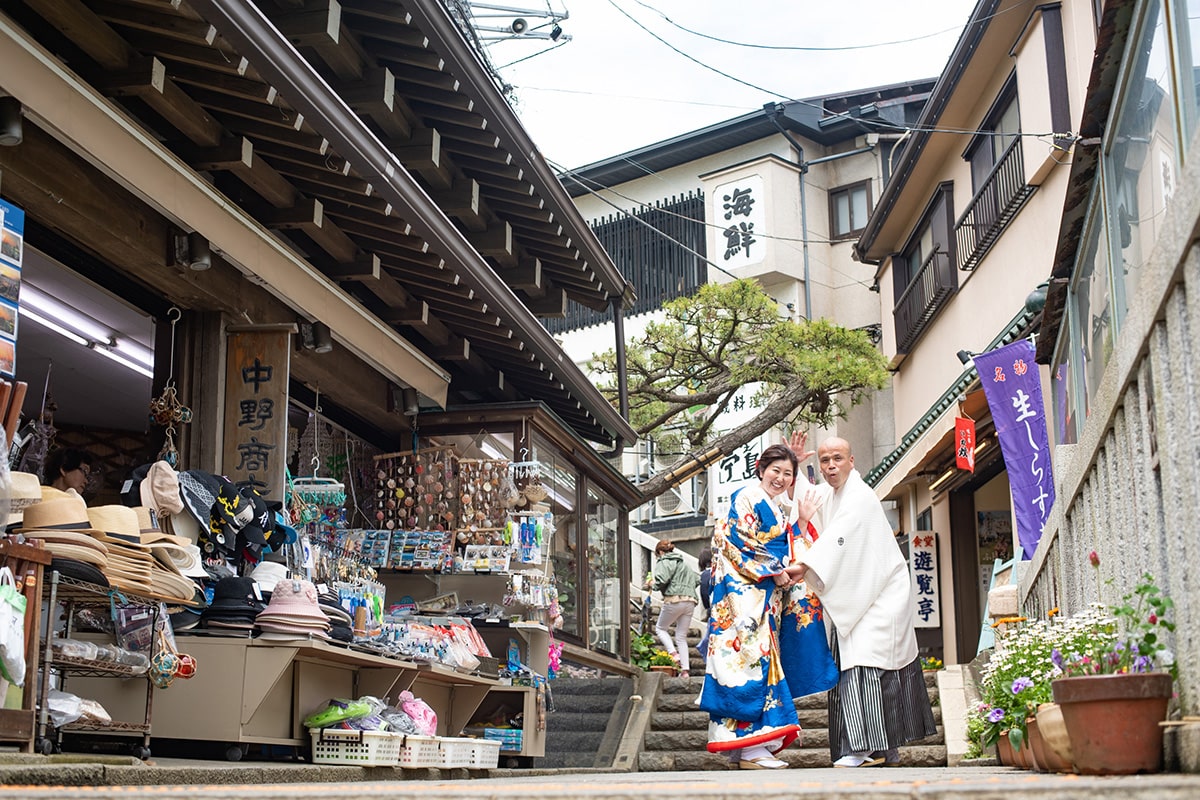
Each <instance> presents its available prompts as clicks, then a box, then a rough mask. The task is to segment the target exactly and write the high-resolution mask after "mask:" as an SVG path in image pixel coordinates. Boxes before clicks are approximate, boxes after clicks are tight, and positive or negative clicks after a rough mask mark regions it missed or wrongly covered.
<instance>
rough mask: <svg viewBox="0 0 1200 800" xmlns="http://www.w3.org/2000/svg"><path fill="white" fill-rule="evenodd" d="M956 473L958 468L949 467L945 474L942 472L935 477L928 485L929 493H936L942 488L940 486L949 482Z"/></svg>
mask: <svg viewBox="0 0 1200 800" xmlns="http://www.w3.org/2000/svg"><path fill="white" fill-rule="evenodd" d="M957 472H958V468H957V467H950V469H948V470H946V471H945V472H943V473H942V474H941V475H939V476H937V478H935V479H934V480H933V481H932V482H931V483H930V484H929V491H931V492H936V491H937V490H938V489H939V488H941V487H942V486H943V485H944V484H945V483H947V482H949V480H950V479H951V478H953V477H954V475H955V474H956V473H957Z"/></svg>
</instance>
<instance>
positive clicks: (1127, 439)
mask: <svg viewBox="0 0 1200 800" xmlns="http://www.w3.org/2000/svg"><path fill="white" fill-rule="evenodd" d="M1096 25H1097V40H1098V41H1099V42H1100V43H1101V44H1100V46H1099V47H1098V48H1097V50H1096V54H1095V59H1094V61H1093V62H1092V63H1091V65H1090V66H1091V72H1090V78H1089V85H1088V92H1087V96H1086V98H1085V103H1084V113H1083V117H1082V121H1081V122H1080V126H1079V136H1080V141H1079V142H1078V143H1077V144H1076V151H1075V159H1074V162H1073V163H1072V165H1071V169H1070V180H1069V182H1068V191H1067V196H1066V203H1065V206H1064V210H1063V214H1062V221H1061V226H1060V228H1059V232H1058V239H1057V250H1056V252H1055V257H1054V261H1053V262H1052V264H1051V269H1050V270H1049V272H1048V277H1049V281H1050V282H1049V294H1048V299H1047V303H1046V310H1045V314H1044V318H1043V320H1042V323H1041V333H1042V336H1041V338H1040V339H1039V342H1038V351H1039V352H1038V355H1039V359H1040V360H1042V361H1043V363H1046V364H1048V365H1049V367H1050V369H1051V370H1052V371H1053V373H1054V381H1053V396H1052V405H1053V408H1054V414H1053V428H1054V430H1055V432H1056V434H1057V438H1058V442H1059V444H1058V446H1057V447H1056V448H1055V452H1054V464H1055V486H1056V495H1057V500H1056V503H1055V506H1054V509H1053V511H1052V513H1051V515H1050V519H1049V521H1048V523H1047V525H1046V529H1045V531H1044V532H1043V534H1042V541H1041V543H1040V545H1039V547H1038V549H1037V552H1036V553H1035V554H1034V558H1033V561H1032V562H1031V564H1030V565H1029V567H1028V568H1027V569H1026V570H1025V572H1024V575H1023V577H1022V580H1021V582H1020V586H1019V596H1020V597H1021V600H1022V603H1023V608H1024V609H1025V610H1026V611H1027V612H1028V613H1030V614H1044V613H1045V612H1046V611H1048V610H1049V609H1051V608H1054V607H1058V608H1060V609H1061V610H1062V611H1063V612H1065V613H1071V612H1075V611H1078V610H1080V609H1081V608H1084V607H1086V606H1087V604H1088V603H1091V602H1095V601H1104V602H1110V603H1111V602H1119V600H1120V598H1121V596H1122V595H1123V594H1125V593H1127V592H1129V591H1131V590H1132V588H1133V585H1134V584H1135V583H1136V582H1137V579H1138V576H1140V575H1142V574H1143V573H1147V572H1148V573H1151V574H1152V575H1153V576H1154V577H1155V579H1156V582H1157V583H1158V585H1159V586H1161V587H1163V591H1164V593H1165V594H1167V595H1168V596H1170V597H1171V598H1172V599H1173V600H1174V603H1175V609H1174V612H1173V613H1174V619H1175V623H1176V630H1175V633H1174V635H1173V641H1172V642H1171V643H1170V645H1169V646H1170V647H1171V649H1172V650H1173V651H1174V653H1175V660H1176V663H1177V664H1178V666H1179V681H1178V682H1177V683H1176V691H1177V692H1178V699H1179V711H1180V714H1181V716H1182V717H1183V719H1184V720H1187V719H1189V718H1190V717H1192V716H1193V715H1195V714H1196V713H1197V708H1198V707H1200V705H1198V704H1200V670H1198V669H1197V666H1196V665H1197V664H1200V634H1198V632H1200V595H1198V594H1197V590H1196V587H1195V582H1194V581H1192V579H1191V578H1192V571H1193V565H1194V564H1195V563H1197V562H1196V559H1197V553H1196V537H1195V535H1194V533H1193V530H1192V528H1193V526H1192V520H1193V519H1194V518H1195V515H1196V512H1197V509H1198V508H1200V477H1198V475H1197V471H1196V467H1195V465H1196V462H1197V457H1198V456H1200V453H1198V451H1197V443H1196V437H1195V436H1193V435H1191V433H1190V431H1191V430H1192V429H1193V428H1194V427H1195V425H1196V424H1197V421H1198V420H1200V406H1198V405H1197V400H1196V398H1197V393H1196V385H1197V374H1196V364H1197V352H1196V347H1197V345H1196V342H1197V339H1196V335H1195V325H1196V319H1197V308H1196V299H1195V298H1196V294H1197V290H1198V287H1200V267H1198V262H1197V254H1196V248H1195V243H1196V237H1197V229H1198V226H1200V191H1198V189H1197V187H1200V159H1198V158H1197V157H1196V154H1197V153H1200V149H1198V145H1197V141H1198V140H1197V136H1196V133H1197V127H1198V126H1200V106H1198V105H1197V93H1196V74H1197V65H1198V63H1200V60H1198V59H1200V55H1198V54H1200V39H1198V33H1197V28H1196V24H1195V4H1194V3H1188V2H1174V0H1168V1H1166V2H1164V1H1163V0H1154V2H1122V1H1121V0H1115V1H1114V2H1108V3H1105V4H1104V5H1103V8H1102V9H1100V10H1099V12H1098V15H1097V17H1096ZM1092 551H1095V552H1096V553H1097V554H1098V556H1099V567H1098V568H1093V567H1092V566H1091V564H1090V563H1089V554H1090V553H1091V552H1092ZM1195 729H1196V726H1195V723H1188V724H1185V725H1183V726H1182V727H1181V728H1179V729H1177V730H1174V731H1172V734H1171V735H1173V736H1180V737H1187V738H1189V739H1190V738H1192V737H1194V736H1195V734H1196V730H1195ZM1178 752H1179V754H1180V758H1181V763H1180V766H1181V767H1182V768H1183V769H1185V770H1187V771H1192V772H1194V771H1197V770H1200V763H1197V762H1196V761H1195V758H1194V757H1193V756H1191V755H1190V754H1189V752H1188V750H1187V749H1186V748H1179V750H1178Z"/></svg>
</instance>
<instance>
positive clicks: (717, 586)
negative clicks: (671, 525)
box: [700, 484, 838, 753]
mask: <svg viewBox="0 0 1200 800" xmlns="http://www.w3.org/2000/svg"><path fill="white" fill-rule="evenodd" d="M780 502H782V503H783V505H782V506H781V505H780ZM812 535H813V534H812V531H811V529H810V531H808V532H804V531H801V530H800V529H799V526H798V525H797V524H796V522H795V521H794V515H793V514H792V504H791V500H789V498H787V496H786V495H783V496H780V497H779V498H769V497H767V495H766V493H765V492H764V491H763V489H762V487H761V486H760V485H758V484H752V485H749V486H745V487H743V488H741V489H738V490H737V491H736V492H734V493H733V497H731V498H730V508H729V515H728V517H727V518H726V519H725V520H718V522H717V526H716V530H715V532H714V534H713V563H712V568H713V594H712V613H711V616H710V619H709V622H708V663H707V667H706V671H705V677H704V690H703V692H702V693H701V699H700V708H701V709H703V710H704V711H707V712H709V717H710V718H709V725H708V750H709V751H710V752H714V753H715V752H723V751H729V750H737V749H740V748H743V747H749V746H752V745H756V744H763V745H766V746H767V748H768V749H770V750H772V751H778V750H780V749H782V748H784V747H786V746H787V745H789V744H790V743H791V742H792V741H793V740H795V739H796V738H797V737H798V736H799V735H800V724H799V720H798V719H797V717H796V706H795V703H794V699H795V698H796V697H801V696H803V695H806V694H813V693H815V692H823V691H826V690H828V689H830V688H832V687H833V686H834V685H835V684H836V683H837V680H838V670H837V666H836V664H835V663H834V661H833V657H832V656H831V655H830V652H829V645H828V642H827V640H826V638H825V625H824V613H823V609H822V608H821V604H820V601H818V600H817V598H816V597H815V596H813V595H811V594H809V593H808V592H807V589H806V588H805V587H804V585H803V584H798V585H797V586H795V587H793V588H792V589H790V590H785V589H782V588H780V587H778V586H776V584H775V576H776V575H778V574H780V573H781V572H783V569H784V567H785V566H787V565H788V564H790V563H792V548H793V547H795V548H796V549H797V552H799V551H800V549H802V548H804V547H805V546H806V545H805V543H806V542H811V541H812V538H811V537H812Z"/></svg>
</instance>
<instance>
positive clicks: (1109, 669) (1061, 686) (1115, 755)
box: [1051, 552, 1177, 775]
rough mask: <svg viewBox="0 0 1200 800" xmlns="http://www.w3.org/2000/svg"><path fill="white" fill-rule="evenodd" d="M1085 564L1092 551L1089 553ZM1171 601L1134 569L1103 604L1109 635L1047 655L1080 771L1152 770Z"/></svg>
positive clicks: (1167, 665)
mask: <svg viewBox="0 0 1200 800" xmlns="http://www.w3.org/2000/svg"><path fill="white" fill-rule="evenodd" d="M1090 560H1091V562H1092V565H1093V566H1096V567H1098V566H1099V563H1100V559H1099V557H1098V556H1097V555H1096V553H1095V552H1093V553H1091V555H1090ZM1172 608H1173V603H1172V602H1171V599H1170V598H1168V597H1166V596H1164V595H1163V594H1162V591H1161V590H1160V589H1159V587H1158V585H1157V584H1156V583H1155V581H1154V577H1153V576H1152V575H1150V574H1149V573H1146V574H1144V575H1143V576H1142V579H1141V581H1140V582H1139V583H1138V584H1137V585H1136V586H1135V587H1134V589H1133V591H1132V592H1130V593H1129V594H1126V595H1125V596H1124V597H1122V599H1121V602H1120V603H1119V604H1117V605H1114V606H1112V607H1111V608H1110V609H1109V611H1110V613H1111V615H1112V617H1113V622H1114V625H1113V635H1112V636H1111V638H1104V637H1101V638H1099V639H1098V640H1097V641H1096V642H1094V643H1081V646H1080V647H1079V648H1078V649H1073V650H1056V651H1055V652H1053V653H1052V654H1051V659H1052V663H1053V664H1054V666H1055V668H1056V669H1057V670H1059V671H1060V672H1061V674H1062V676H1063V677H1060V678H1058V679H1056V680H1055V681H1054V682H1053V692H1054V701H1055V702H1056V703H1058V705H1059V706H1060V707H1061V709H1062V715H1063V722H1064V723H1065V725H1066V728H1067V733H1068V735H1069V737H1070V741H1071V752H1072V755H1073V757H1074V760H1075V767H1076V769H1077V770H1078V771H1079V772H1081V773H1084V774H1088V775H1107V774H1132V773H1135V772H1157V771H1158V770H1160V769H1161V768H1162V755H1163V735H1162V726H1160V725H1159V723H1160V722H1162V721H1163V720H1164V719H1166V716H1167V704H1168V703H1169V702H1170V699H1171V695H1172V691H1173V685H1174V681H1175V678H1176V676H1177V667H1176V665H1175V658H1174V655H1173V654H1172V653H1171V651H1170V650H1168V649H1167V643H1166V642H1165V641H1163V636H1164V634H1165V633H1167V632H1170V631H1174V630H1175V625H1174V623H1172V622H1171V621H1170V620H1169V619H1168V615H1169V613H1170V611H1171V609H1172Z"/></svg>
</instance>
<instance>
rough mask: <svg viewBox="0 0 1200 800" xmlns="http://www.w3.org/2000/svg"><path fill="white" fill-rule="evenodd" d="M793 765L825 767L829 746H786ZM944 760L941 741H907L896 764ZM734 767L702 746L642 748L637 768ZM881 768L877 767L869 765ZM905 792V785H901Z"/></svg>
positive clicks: (784, 756)
mask: <svg viewBox="0 0 1200 800" xmlns="http://www.w3.org/2000/svg"><path fill="white" fill-rule="evenodd" d="M780 757H781V758H782V759H783V760H784V761H786V762H788V766H790V767H791V768H793V769H804V768H808V769H819V768H822V767H829V766H830V761H829V750H828V749H827V748H826V749H817V748H812V749H809V748H803V749H798V748H795V747H789V748H788V749H787V750H785V751H784V752H783V753H782V754H781V756H780ZM945 764H946V748H945V747H944V746H942V745H910V746H908V747H902V748H900V765H901V766H904V767H937V766H945ZM733 768H735V767H734V766H733V765H732V764H731V763H730V761H729V758H728V756H724V755H717V754H714V753H709V752H707V751H706V750H704V749H703V748H701V749H699V750H687V751H675V752H671V751H643V752H642V753H641V755H640V756H639V758H638V770H639V771H641V772H682V771H692V770H708V771H712V770H725V769H733ZM873 769H881V768H873ZM879 780H887V770H885V769H881V771H880V775H879ZM905 791H906V792H907V791H908V790H907V788H905Z"/></svg>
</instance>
